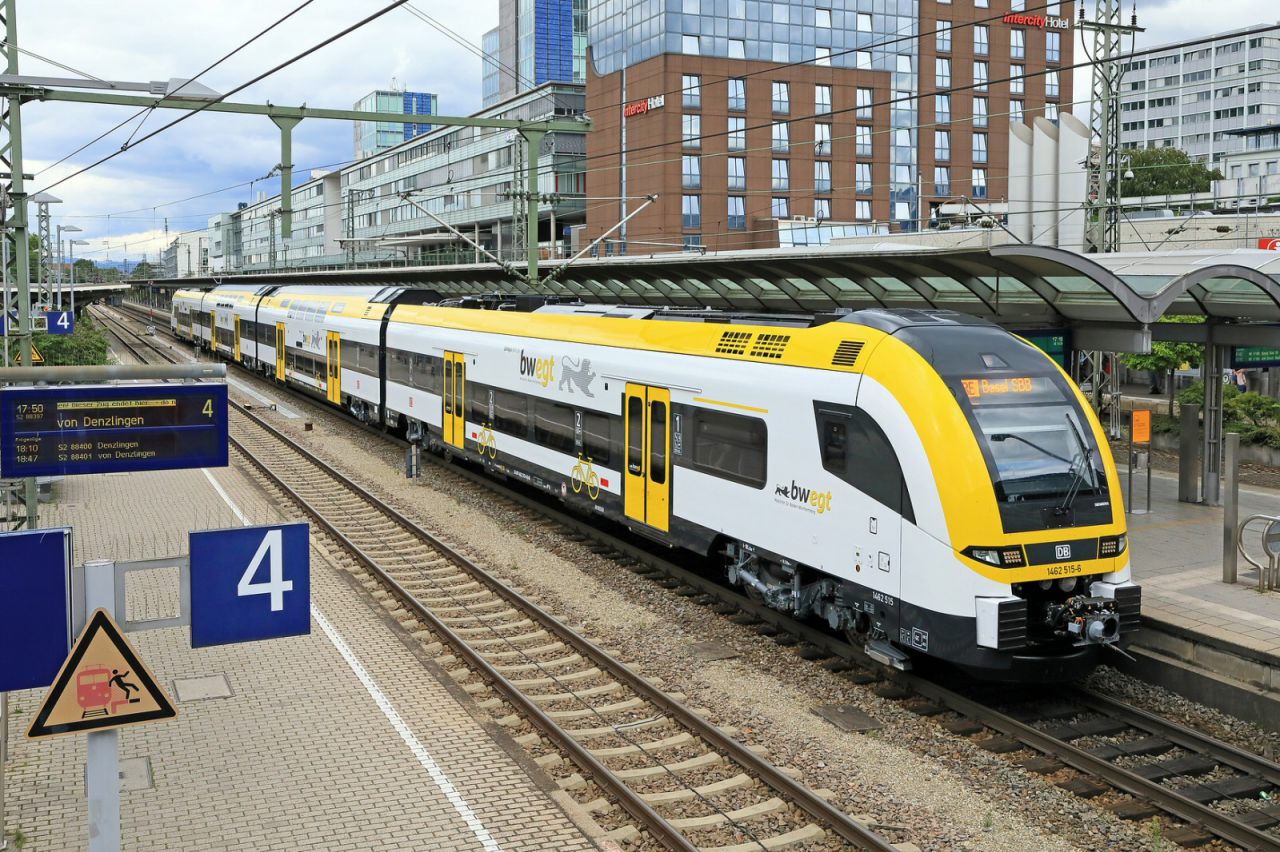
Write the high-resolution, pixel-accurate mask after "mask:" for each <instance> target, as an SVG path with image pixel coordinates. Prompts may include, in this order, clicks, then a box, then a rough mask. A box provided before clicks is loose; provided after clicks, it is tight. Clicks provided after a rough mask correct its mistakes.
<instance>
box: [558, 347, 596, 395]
mask: <svg viewBox="0 0 1280 852" xmlns="http://www.w3.org/2000/svg"><path fill="white" fill-rule="evenodd" d="M560 364H561V365H562V366H561V367H560V385H559V387H560V390H564V388H565V385H568V386H569V393H573V389H574V387H575V386H576V387H577V388H578V390H580V391H582V392H583V393H584V394H586V395H587V396H589V397H591V398H592V399H594V398H595V394H593V393H592V392H591V382H592V381H593V380H594V379H595V377H596V374H595V373H593V372H591V359H590V358H583V359H582V361H581V363H579V362H578V361H577V360H576V359H574V358H570V357H569V356H567V355H565V356H563V357H561V359H560Z"/></svg>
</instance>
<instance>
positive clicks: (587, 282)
mask: <svg viewBox="0 0 1280 852" xmlns="http://www.w3.org/2000/svg"><path fill="white" fill-rule="evenodd" d="M562 265H563V261H544V262H543V264H542V267H541V273H542V276H543V280H542V281H541V282H540V283H539V284H538V286H537V288H536V289H535V288H534V287H532V286H530V285H529V284H528V283H527V282H524V281H522V280H520V279H517V278H512V277H511V276H509V275H508V274H506V273H505V272H504V271H503V270H501V269H499V268H498V267H497V266H495V265H491V264H480V265H470V264H468V265H458V266H427V267H386V268H379V269H364V270H346V269H344V270H322V271H310V272H292V273H272V274H254V275H236V276H228V277H225V278H216V277H215V278H204V279H200V278H186V279H182V280H181V281H173V280H157V281H154V282H151V283H152V284H153V285H155V286H159V287H166V288H168V287H207V286H214V285H216V284H219V283H232V282H234V283H241V284H287V283H307V284H324V283H333V284H354V283H359V284H394V283H403V284H414V285H418V286H424V287H430V288H432V289H435V290H436V291H438V292H440V293H441V294H443V295H445V296H451V297H458V296H479V295H488V294H492V293H495V292H501V293H505V294H512V295H520V294H526V295H556V296H570V297H577V298H580V299H582V300H583V301H586V302H596V303H601V302H603V303H625V304H632V305H644V306H651V307H679V308H686V309H687V308H713V309H721V310H735V311H750V312H760V311H775V312H786V313H797V312H800V313H821V312H830V311H835V310H858V309H861V308H868V307H889V308H945V309H951V310H957V311H963V312H965V313H969V314H975V315H978V316H984V317H987V318H990V319H992V320H994V321H996V322H999V323H1001V324H1002V325H1007V326H1011V327H1018V326H1028V327H1030V326H1062V325H1068V326H1074V327H1080V326H1101V327H1111V328H1116V329H1122V328H1141V327H1144V326H1148V325H1150V324H1153V323H1155V322H1157V321H1158V320H1159V319H1160V318H1161V317H1162V316H1165V315H1168V314H1196V315H1202V316H1206V317H1208V318H1210V324H1209V325H1210V326H1218V325H1222V324H1231V325H1235V326H1244V325H1253V326H1256V327H1250V328H1244V327H1241V328H1237V329H1235V330H1234V332H1233V334H1232V335H1231V338H1230V339H1229V340H1228V339H1225V338H1224V339H1222V340H1220V341H1217V342H1222V343H1234V344H1236V345H1246V344H1249V343H1253V344H1255V345H1258V344H1263V345H1265V344H1266V343H1271V344H1272V345H1274V344H1275V341H1276V340H1277V338H1278V336H1280V329H1277V328H1276V327H1275V326H1265V325H1261V326H1258V325H1256V324H1260V323H1263V324H1265V323H1275V322H1280V252H1271V251H1262V250H1257V249H1234V250H1229V251H1176V252H1161V253H1152V252H1135V253H1116V254H1091V255H1086V254H1081V253H1079V252H1072V251H1066V250H1063V249H1057V248H1051V247H1047V246H1035V245H1023V244H1009V245H993V246H990V247H982V248H932V247H922V246H918V245H911V244H909V243H906V244H898V243H879V244H875V245H860V246H856V247H853V246H840V247H824V248H807V249H801V248H797V249H781V250H779V249H756V250H747V251H735V252H716V253H710V254H706V255H699V254H692V253H686V252H682V253H668V254H654V255H649V256H638V257H637V256H629V257H609V258H593V259H589V260H580V261H578V262H576V263H574V264H573V265H571V266H569V267H568V268H565V269H560V267H561V266H562ZM1180 331H1181V334H1182V335H1183V336H1182V337H1179V338H1178V339H1184V338H1185V337H1186V335H1188V334H1190V335H1193V336H1194V335H1196V334H1199V335H1200V336H1201V337H1202V338H1203V340H1202V342H1209V341H1210V339H1211V338H1210V334H1211V333H1210V332H1209V331H1208V327H1207V326H1206V327H1204V330H1203V331H1200V332H1196V331H1193V330H1191V329H1188V328H1186V327H1183V329H1182V330H1180ZM1246 338H1247V339H1246ZM1117 348H1122V347H1117Z"/></svg>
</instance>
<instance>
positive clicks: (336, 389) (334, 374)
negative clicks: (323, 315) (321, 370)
mask: <svg viewBox="0 0 1280 852" xmlns="http://www.w3.org/2000/svg"><path fill="white" fill-rule="evenodd" d="M327 351H328V355H329V357H328V359H327V360H328V362H329V372H328V378H329V380H328V382H327V383H326V385H325V387H326V388H327V392H328V395H329V401H330V402H332V403H335V404H337V405H341V404H342V335H340V334H339V333H338V332H336V331H331V332H329V343H328V346H327Z"/></svg>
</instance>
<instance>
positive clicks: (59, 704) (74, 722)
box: [27, 609, 178, 739]
mask: <svg viewBox="0 0 1280 852" xmlns="http://www.w3.org/2000/svg"><path fill="white" fill-rule="evenodd" d="M177 715H178V711H177V710H176V709H175V708H174V705H173V701H172V700H170V698H169V696H168V695H167V694H165V691H164V690H163V689H161V688H160V685H159V684H158V683H157V682H156V679H155V677H154V676H153V675H152V674H151V670H150V669H148V668H147V666H146V664H145V663H143V662H142V659H141V658H140V657H138V654H137V652H136V651H134V650H133V646H132V645H130V644H129V642H128V640H126V639H125V638H124V634H123V633H121V632H120V628H119V627H117V626H116V623H115V621H113V620H112V618H111V616H110V615H108V614H107V611H106V610H105V609H98V610H95V611H94V613H93V615H92V616H91V617H90V618H89V624H88V626H87V627H85V629H84V632H83V633H81V634H80V638H79V639H77V640H76V643H75V645H74V646H72V648H71V654H70V656H68V657H67V661H66V662H65V663H63V664H62V669H61V670H60V671H59V672H58V677H57V678H56V679H55V680H54V681H53V686H51V687H49V691H48V693H46V694H45V697H44V701H43V702H42V703H41V704H40V709H39V710H38V711H37V712H36V715H35V718H34V719H33V720H32V722H31V727H30V728H29V729H28V730H27V736H28V737H29V738H31V739H35V738H38V737H56V736H59V735H61V734H77V733H81V732H85V731H101V730H104V729H106V728H119V727H123V726H125V725H136V724H139V723H141V722H155V721H159V720H161V719H172V718H173V717H174V716H177Z"/></svg>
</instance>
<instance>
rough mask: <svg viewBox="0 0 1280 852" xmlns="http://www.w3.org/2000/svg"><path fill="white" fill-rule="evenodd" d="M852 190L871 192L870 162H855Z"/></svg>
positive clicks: (863, 192)
mask: <svg viewBox="0 0 1280 852" xmlns="http://www.w3.org/2000/svg"><path fill="white" fill-rule="evenodd" d="M853 189H854V192H857V193H859V194H865V193H869V192H871V189H872V186H871V164H870V163H855V164H854V167H853Z"/></svg>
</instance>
